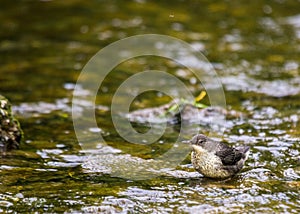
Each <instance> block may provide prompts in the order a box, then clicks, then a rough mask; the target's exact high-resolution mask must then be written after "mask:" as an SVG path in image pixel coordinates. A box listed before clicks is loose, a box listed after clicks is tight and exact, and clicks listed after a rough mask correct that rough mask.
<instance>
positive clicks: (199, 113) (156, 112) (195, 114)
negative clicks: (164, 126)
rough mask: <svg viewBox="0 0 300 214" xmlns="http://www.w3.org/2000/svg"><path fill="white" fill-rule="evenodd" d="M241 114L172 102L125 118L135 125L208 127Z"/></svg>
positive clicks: (133, 113)
mask: <svg viewBox="0 0 300 214" xmlns="http://www.w3.org/2000/svg"><path fill="white" fill-rule="evenodd" d="M241 116H242V114H241V113H239V112H236V111H228V110H226V109H224V108H222V107H217V106H214V107H206V108H198V107H197V106H195V105H193V104H191V103H186V102H180V100H173V101H171V102H170V103H167V104H165V105H162V106H158V107H153V108H145V109H140V110H136V111H133V112H130V113H129V114H127V115H126V117H127V118H128V119H129V120H130V121H131V122H137V123H166V122H167V123H171V124H180V123H194V124H199V125H208V124H211V123H212V122H214V123H218V121H222V120H225V119H226V118H228V117H231V118H238V117H241Z"/></svg>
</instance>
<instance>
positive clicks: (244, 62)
mask: <svg viewBox="0 0 300 214" xmlns="http://www.w3.org/2000/svg"><path fill="white" fill-rule="evenodd" d="M299 8H300V2H299V1H288V0H274V1H233V2H232V1H230V2H229V1H214V2H211V1H200V2H198V1H181V0H178V1H161V2H158V1H157V2H156V1H147V0H137V1H87V2H84V1H77V0H70V1H18V2H13V1H6V2H2V3H1V8H0V11H1V12H0V18H1V19H0V20H1V21H0V53H1V57H0V63H1V66H0V75H1V78H0V93H1V94H2V95H4V96H6V97H7V98H9V99H10V101H11V102H12V104H13V110H14V113H15V116H16V117H17V118H18V119H19V121H20V123H21V125H22V128H23V131H24V142H22V144H21V146H20V149H19V150H15V151H11V152H8V153H7V154H6V155H5V156H2V157H1V159H0V212H7V213H13V212H20V213H22V212H50V213H51V212H66V213H72V212H86V213H95V212H96V213H97V212H98V213H203V212H208V213H216V212H220V213H230V212H236V213H241V212H249V213H254V212H256V213H299V212H300V208H299V207H300V198H299V194H300V143H299V142H300V131H299V130H300V116H299V115H300V72H299V62H300V42H299V40H300V14H299ZM146 33H155V34H165V35H169V36H173V37H176V38H178V39H182V40H184V41H186V42H188V43H189V44H190V45H191V46H192V47H194V48H195V49H196V50H197V51H201V52H202V53H203V54H204V55H205V56H206V57H207V59H208V60H209V61H210V62H211V63H212V65H213V66H214V68H215V70H216V72H217V74H218V77H219V78H220V80H221V82H222V85H223V87H224V93H225V96H226V104H227V105H226V109H227V110H233V111H236V112H238V113H239V115H240V116H238V117H231V116H228V117H227V120H226V122H224V123H223V124H222V127H223V129H222V130H223V131H224V132H222V134H221V132H218V131H217V130H215V129H214V124H210V125H205V124H201V125H200V126H197V127H195V124H189V126H190V129H189V130H195V128H200V132H202V133H205V134H207V133H208V132H209V131H211V130H212V132H216V133H217V138H218V139H220V140H221V139H223V140H225V141H227V142H228V144H230V145H248V146H250V148H251V154H250V156H249V159H248V160H247V162H246V165H245V167H244V168H243V170H242V172H241V173H240V174H238V175H237V176H236V177H234V178H233V179H230V180H225V181H219V180H212V179H208V178H204V177H203V176H202V175H201V174H199V173H197V172H195V171H194V169H193V167H192V165H191V164H190V157H189V155H187V156H186V158H185V159H184V160H183V161H182V162H181V163H180V164H178V166H176V167H173V168H168V167H163V166H164V164H165V163H160V164H159V166H158V164H156V165H153V164H152V161H153V159H154V160H155V159H156V158H157V157H159V156H160V155H163V154H165V153H166V152H167V151H169V150H170V149H171V148H172V147H173V146H174V142H175V141H176V140H177V138H178V134H179V131H180V127H179V126H176V125H172V124H170V125H168V126H167V128H166V130H165V132H164V134H163V136H162V137H161V138H160V139H159V140H157V141H155V142H154V143H152V144H146V143H145V144H134V143H130V142H127V141H126V140H124V139H123V138H122V137H121V136H119V134H118V132H117V131H116V130H115V128H114V124H113V123H112V121H111V115H110V104H111V100H112V97H113V95H114V93H115V91H116V89H117V88H118V87H119V86H120V84H121V83H122V82H123V81H125V80H126V79H127V78H129V77H130V76H132V75H133V74H136V73H138V72H140V71H143V70H149V69H152V70H162V71H167V72H168V73H169V74H171V75H174V76H176V77H178V78H179V79H180V80H181V81H182V82H183V83H184V84H185V85H186V86H187V88H188V89H189V90H190V91H191V92H192V93H193V95H194V96H197V95H198V94H199V93H200V91H201V90H203V88H202V86H201V84H200V82H199V80H197V79H196V77H195V76H194V75H193V74H192V73H191V72H190V71H189V70H188V69H187V68H184V67H182V66H181V65H178V64H176V63H173V62H171V60H167V59H162V58H159V57H154V56H148V57H138V58H135V59H132V60H129V61H126V62H123V63H121V64H120V65H118V66H117V67H116V68H115V69H114V70H113V71H112V72H111V73H110V74H109V75H108V76H107V77H106V78H105V80H104V82H103V84H102V85H101V87H100V89H99V93H98V96H97V100H96V110H95V114H96V118H97V123H98V126H99V127H98V128H97V127H91V128H90V129H89V130H88V131H87V132H85V133H84V135H83V137H84V143H88V145H91V147H88V148H87V147H84V148H82V143H83V141H80V142H79V140H78V139H77V138H76V136H75V132H74V128H73V122H72V116H71V113H72V93H73V90H74V88H75V85H76V81H77V78H78V76H79V74H80V72H81V70H82V68H83V66H84V65H85V64H86V63H87V62H88V60H89V59H90V58H91V57H92V56H93V55H94V54H96V53H97V51H99V50H100V49H101V48H103V47H105V46H106V45H108V44H110V43H112V42H114V41H117V40H119V39H122V38H125V37H128V36H133V35H138V34H146ZM116 54H118V53H116ZM186 60H187V63H190V64H191V66H193V65H194V66H195V62H194V61H193V60H192V59H189V58H187V59H186ZM147 81H148V80H147ZM156 81H157V80H149V81H148V82H147V83H148V84H150V85H151V84H153V85H155V84H156ZM79 87H80V86H79ZM208 87H211V88H213V87H214V85H208ZM178 90H179V89H176V88H174V91H173V93H174V96H176V94H177V93H178ZM80 92H81V95H82V97H83V98H82V100H81V102H80V106H79V108H78V109H76V112H84V110H85V109H87V108H89V107H90V105H91V104H90V103H89V102H84V101H86V100H85V99H84V97H86V96H89V95H90V93H91V92H90V91H89V90H86V89H85V88H83V87H82V88H81V90H80ZM134 92H135V91H134V90H133V91H132V93H133V94H134ZM178 94H179V93H178ZM122 99H124V100H126V99H127V98H126V97H124V98H122ZM170 99H171V98H170V97H168V96H166V95H164V94H163V93H159V92H157V91H150V92H146V93H143V94H140V95H139V96H137V97H136V99H135V100H134V102H133V103H132V105H131V110H136V109H142V108H147V107H154V106H159V105H163V104H166V103H168V102H169V101H170ZM203 102H204V103H205V104H207V105H209V104H210V100H209V98H208V97H206V98H204V100H203ZM133 126H134V128H135V129H136V130H138V131H139V132H141V133H144V132H147V130H148V129H149V127H148V126H147V125H146V126H145V124H144V125H141V124H138V123H135V124H133ZM156 128H158V130H159V129H160V126H159V125H157V127H156ZM95 133H100V134H101V135H102V136H103V137H104V139H105V142H106V143H105V144H103V143H100V142H98V141H97V140H96V139H94V138H93V136H94V134H95ZM187 136H189V133H184V137H187ZM175 146H177V147H178V148H181V147H180V144H178V145H175ZM140 166H151V167H153V169H151V170H152V171H151V173H150V174H139V170H138V167H140ZM135 173H136V174H135ZM153 175H154V176H153ZM130 176H131V177H136V176H139V178H140V179H138V180H136V179H130Z"/></svg>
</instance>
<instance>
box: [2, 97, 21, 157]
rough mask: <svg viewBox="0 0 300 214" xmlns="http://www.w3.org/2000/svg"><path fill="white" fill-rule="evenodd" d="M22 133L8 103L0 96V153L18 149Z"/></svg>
mask: <svg viewBox="0 0 300 214" xmlns="http://www.w3.org/2000/svg"><path fill="white" fill-rule="evenodd" d="M22 135H23V132H22V130H21V127H20V124H19V122H18V121H17V120H16V119H15V118H14V116H13V114H12V111H11V104H10V103H9V101H8V100H7V99H6V98H5V97H3V96H2V95H0V153H2V152H6V151H9V150H11V149H17V148H19V145H20V142H21V139H22Z"/></svg>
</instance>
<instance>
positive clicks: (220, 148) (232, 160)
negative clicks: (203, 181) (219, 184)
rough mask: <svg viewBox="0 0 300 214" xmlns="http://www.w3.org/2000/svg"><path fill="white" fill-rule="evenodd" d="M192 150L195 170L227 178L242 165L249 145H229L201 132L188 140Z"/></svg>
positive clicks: (213, 176)
mask: <svg viewBox="0 0 300 214" xmlns="http://www.w3.org/2000/svg"><path fill="white" fill-rule="evenodd" d="M189 143H190V144H191V145H192V148H193V151H192V155H191V160H192V164H193V166H194V168H195V170H196V171H198V172H200V173H201V174H203V175H204V176H205V177H209V178H229V177H233V176H234V175H235V174H237V173H238V172H239V171H240V170H241V169H242V168H243V166H244V163H245V161H246V160H247V158H248V155H249V146H239V147H236V148H233V147H230V146H228V145H226V144H225V143H223V142H218V141H215V140H212V139H210V138H208V137H206V136H204V135H202V134H198V135H195V136H194V137H193V138H192V140H190V141H189Z"/></svg>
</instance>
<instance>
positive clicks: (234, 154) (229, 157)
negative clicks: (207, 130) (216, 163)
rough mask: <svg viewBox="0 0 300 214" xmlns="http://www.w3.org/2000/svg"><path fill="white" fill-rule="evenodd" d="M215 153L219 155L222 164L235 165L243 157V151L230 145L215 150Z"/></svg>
mask: <svg viewBox="0 0 300 214" xmlns="http://www.w3.org/2000/svg"><path fill="white" fill-rule="evenodd" d="M216 155H217V156H218V157H220V159H221V161H222V163H223V164H224V165H235V164H236V163H237V162H238V161H239V160H241V158H242V157H243V153H241V152H240V151H238V150H236V149H233V148H230V147H225V148H223V149H222V150H219V151H217V152H216Z"/></svg>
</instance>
